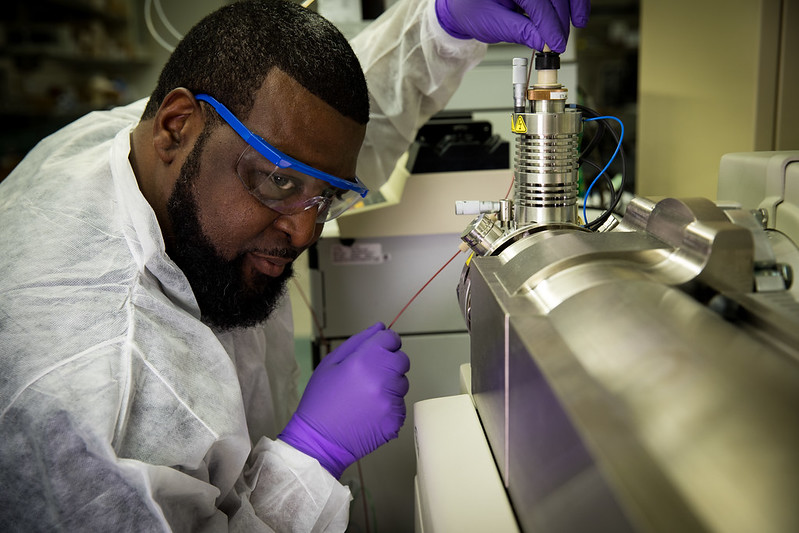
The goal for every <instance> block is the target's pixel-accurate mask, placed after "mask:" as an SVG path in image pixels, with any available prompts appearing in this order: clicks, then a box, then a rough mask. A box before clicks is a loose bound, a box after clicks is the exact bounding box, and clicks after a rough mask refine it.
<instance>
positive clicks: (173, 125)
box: [153, 88, 205, 164]
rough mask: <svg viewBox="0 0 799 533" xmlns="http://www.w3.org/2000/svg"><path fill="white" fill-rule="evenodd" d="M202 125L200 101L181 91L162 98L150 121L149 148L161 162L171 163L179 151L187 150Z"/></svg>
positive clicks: (183, 90)
mask: <svg viewBox="0 0 799 533" xmlns="http://www.w3.org/2000/svg"><path fill="white" fill-rule="evenodd" d="M204 123H205V120H204V116H203V110H202V108H201V107H200V102H199V101H197V100H195V98H194V95H193V94H192V93H191V92H190V91H189V90H188V89H183V88H178V89H173V90H172V91H170V92H169V94H167V95H166V97H165V98H164V101H163V102H161V106H160V107H159V108H158V111H157V112H156V114H155V120H154V121H153V147H154V148H155V151H156V153H157V154H158V157H159V158H160V159H161V160H162V161H163V162H164V163H167V164H169V163H171V162H172V161H173V160H174V159H175V157H176V156H177V155H178V153H179V152H180V150H181V149H182V148H186V147H191V146H192V145H193V143H194V140H195V139H196V138H197V136H199V134H200V133H201V132H202V129H203V125H204Z"/></svg>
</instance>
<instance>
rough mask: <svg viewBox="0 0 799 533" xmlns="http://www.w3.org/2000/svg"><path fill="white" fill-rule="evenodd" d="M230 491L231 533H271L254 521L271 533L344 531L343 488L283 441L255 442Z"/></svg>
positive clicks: (345, 506) (346, 508) (345, 505)
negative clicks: (233, 505) (233, 501)
mask: <svg viewBox="0 0 799 533" xmlns="http://www.w3.org/2000/svg"><path fill="white" fill-rule="evenodd" d="M236 488H237V492H238V493H239V496H240V497H241V505H242V508H241V509H240V510H239V512H238V513H236V515H235V516H234V517H233V519H232V520H231V523H230V526H231V528H230V529H231V531H242V532H243V531H248V532H252V531H258V532H261V531H271V530H269V529H266V528H263V526H262V525H259V524H258V522H259V521H258V520H253V517H254V516H258V518H260V520H263V522H265V523H268V524H272V525H273V526H275V529H276V530H277V531H292V532H322V531H324V532H343V531H345V530H346V528H347V522H348V520H349V504H350V501H351V500H352V496H351V494H350V490H349V488H347V487H345V486H343V485H341V484H340V483H339V482H338V481H337V480H336V479H335V478H334V477H333V476H332V475H330V473H328V472H327V470H325V469H324V468H322V467H321V466H320V465H319V463H318V462H317V461H316V459H312V458H311V457H309V456H307V455H305V454H304V453H302V452H300V451H298V450H296V449H294V448H293V447H291V446H289V445H288V444H286V443H285V442H283V441H280V440H276V441H273V440H270V439H267V438H263V439H261V440H260V441H259V442H258V444H256V446H255V447H254V448H253V450H252V454H251V462H250V465H249V468H248V469H246V470H245V472H244V476H243V477H242V478H241V479H240V480H239V483H238V484H237V487H236Z"/></svg>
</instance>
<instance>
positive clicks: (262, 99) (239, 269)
mask: <svg viewBox="0 0 799 533" xmlns="http://www.w3.org/2000/svg"><path fill="white" fill-rule="evenodd" d="M207 112H208V113H212V111H210V110H209V111H207ZM239 118H240V119H241V120H242V121H243V122H244V123H245V125H246V126H247V127H248V128H249V129H250V130H251V131H253V132H254V133H256V134H258V135H260V136H261V137H263V138H264V139H265V140H267V142H269V143H271V144H273V145H274V146H275V147H277V148H278V149H279V150H281V151H283V152H284V153H286V154H288V155H290V156H292V157H294V158H295V159H298V160H300V161H302V162H304V163H306V164H309V165H312V166H314V167H316V168H318V169H320V170H323V171H325V172H328V173H330V174H333V175H336V176H340V177H345V178H347V177H351V176H354V175H355V165H356V161H357V155H358V150H359V149H360V145H361V142H362V140H363V134H364V131H365V127H364V126H362V125H359V124H357V123H356V122H354V121H353V120H351V119H348V118H346V117H343V116H342V115H340V114H339V113H338V112H336V111H335V110H333V109H332V108H331V107H330V106H328V105H327V104H325V103H324V102H322V101H321V100H320V99H319V98H317V97H315V96H314V95H312V94H311V93H309V92H307V91H306V90H305V89H304V88H302V87H301V86H300V85H299V84H298V83H297V82H296V81H294V80H293V79H292V78H291V77H289V76H288V75H286V74H284V73H283V72H282V71H280V70H277V69H274V70H273V71H272V72H271V73H270V74H269V76H267V79H266V80H265V81H264V85H263V86H262V87H261V89H260V90H259V91H258V93H257V94H256V103H255V105H254V106H253V109H252V111H251V113H250V115H249V117H239ZM246 147H247V144H246V143H245V141H244V140H243V139H241V137H239V136H238V135H237V134H236V133H235V132H234V131H233V130H232V129H231V128H230V127H229V126H228V125H226V124H224V123H221V124H220V125H217V126H215V127H212V128H210V129H206V130H205V131H204V132H203V133H202V134H201V136H200V137H199V138H198V140H197V141H196V143H195V144H194V147H193V148H192V150H191V153H190V154H189V155H188V156H187V158H186V160H185V161H184V163H183V165H182V167H181V169H180V175H179V177H178V180H177V182H176V184H175V187H174V189H173V190H172V193H171V195H170V198H169V202H168V205H167V212H168V215H169V218H170V220H171V223H172V232H173V238H172V239H171V243H172V244H171V245H170V246H169V247H168V249H167V252H168V253H169V255H170V257H172V259H173V260H174V261H175V263H176V264H177V265H178V266H179V267H180V268H181V269H182V270H183V272H184V273H185V274H186V277H187V278H188V280H189V283H190V284H191V286H192V289H193V291H194V293H195V296H196V298H197V301H198V304H199V306H200V311H201V312H202V319H203V321H204V322H206V323H207V324H209V325H211V326H214V327H216V328H219V329H230V328H234V327H247V326H252V325H255V324H257V323H259V322H261V321H263V320H264V319H266V318H267V317H268V316H269V314H270V313H271V312H272V310H273V309H274V308H275V305H276V304H277V302H278V301H279V299H280V297H281V296H282V295H283V293H284V292H285V287H286V283H287V281H288V279H289V278H290V277H291V275H292V261H293V260H294V259H296V258H297V257H298V256H299V254H300V253H302V251H303V250H305V249H306V248H308V247H309V246H310V245H311V244H313V243H314V242H316V240H317V239H318V238H319V235H320V234H321V231H322V224H317V223H316V220H315V219H316V208H312V209H309V210H308V211H304V212H302V213H297V214H293V215H281V214H279V213H277V212H275V211H273V210H271V209H269V208H268V207H266V206H264V205H263V204H262V203H260V202H259V201H258V200H257V199H256V198H255V197H253V196H252V195H250V194H249V192H248V191H247V190H246V189H245V188H244V186H243V185H242V183H241V181H239V179H238V177H237V175H236V161H237V160H238V157H239V155H240V154H241V152H242V151H243V150H244V149H245V148H246ZM319 187H320V190H321V189H322V188H324V187H325V184H324V183H323V182H320V183H319Z"/></svg>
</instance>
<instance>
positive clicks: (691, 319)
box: [459, 199, 799, 532]
mask: <svg viewBox="0 0 799 533" xmlns="http://www.w3.org/2000/svg"><path fill="white" fill-rule="evenodd" d="M755 240H756V239H755V238H753V233H752V229H751V228H747V227H743V226H741V225H738V224H735V223H733V222H731V220H730V217H728V216H727V215H726V214H725V213H724V212H723V211H722V210H721V209H718V208H717V207H716V206H715V205H713V203H712V202H710V201H707V200H699V199H696V200H683V201H680V200H675V199H665V200H662V201H660V202H658V203H654V202H649V201H647V200H644V199H636V200H635V201H634V202H633V203H632V204H631V205H630V206H629V207H628V213H627V215H626V216H625V219H624V221H623V222H622V224H621V226H620V227H619V230H618V231H613V232H608V233H589V232H580V231H563V230H560V231H552V232H550V231H546V230H545V231H540V232H537V233H532V234H530V235H528V236H526V237H524V238H522V239H519V240H517V241H516V242H513V243H512V244H510V245H508V246H506V247H504V249H502V251H501V252H498V253H497V254H496V255H493V256H487V257H475V258H473V259H472V261H471V262H470V264H469V265H468V266H467V267H466V268H465V270H464V273H463V276H462V281H461V286H460V287H459V297H460V298H461V305H462V308H463V309H464V313H465V316H466V317H467V322H468V327H469V330H470V334H471V346H472V348H471V350H472V355H471V366H472V393H473V396H474V401H475V405H476V406H477V409H478V412H479V413H480V418H481V421H482V423H483V426H484V428H485V431H486V434H487V436H488V439H489V442H490V444H491V448H492V451H493V453H494V456H495V459H496V461H497V464H498V466H499V470H500V473H501V475H502V477H503V480H504V481H505V484H506V486H507V488H508V493H509V495H510V498H511V501H512V503H513V506H514V508H515V510H516V512H517V515H518V518H519V522H520V525H521V526H522V529H523V530H524V531H614V532H615V531H655V532H671V531H730V532H732V531H763V532H766V531H774V532H777V531H799V511H797V510H796V506H795V502H794V498H795V495H796V494H799V452H797V450H799V423H798V422H797V421H798V420H799V418H797V413H796V406H797V405H799V303H797V302H796V300H794V299H792V298H791V297H790V295H787V294H786V293H787V291H786V290H785V287H784V285H783V286H782V290H773V291H762V292H756V291H755V286H756V284H755V282H754V278H753V276H754V274H753V272H755V270H756V269H755V268H754V265H755V264H761V263H762V257H759V256H758V254H759V252H758V251H757V249H756V247H755V245H754V243H755ZM773 266H775V267H776V266H778V265H773ZM762 324H768V325H769V326H768V328H769V329H768V330H766V329H764V328H763V327H762Z"/></svg>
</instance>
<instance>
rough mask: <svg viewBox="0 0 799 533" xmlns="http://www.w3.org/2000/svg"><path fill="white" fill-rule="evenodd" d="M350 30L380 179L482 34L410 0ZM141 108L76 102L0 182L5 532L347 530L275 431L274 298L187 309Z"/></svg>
mask: <svg viewBox="0 0 799 533" xmlns="http://www.w3.org/2000/svg"><path fill="white" fill-rule="evenodd" d="M353 47H354V48H355V49H356V52H357V53H358V55H359V57H360V59H361V62H362V66H363V68H364V71H365V73H366V76H367V79H368V83H369V87H370V90H371V94H372V102H371V105H372V113H373V115H372V119H371V121H370V123H369V127H368V132H367V137H366V142H365V145H364V149H363V151H362V160H361V161H360V162H359V167H358V169H359V175H361V176H364V177H366V178H367V184H368V185H370V186H372V187H374V186H379V185H380V183H381V182H382V181H384V180H385V179H386V178H387V176H388V175H389V173H390V171H391V169H392V168H393V165H394V162H395V160H396V159H397V157H398V156H399V155H400V154H401V153H402V152H403V151H404V150H405V149H406V148H407V147H408V144H409V143H410V142H411V141H412V139H413V136H414V134H415V131H416V129H417V128H418V127H419V126H420V125H421V124H423V123H424V122H425V121H426V120H427V118H429V116H431V115H432V114H433V113H434V112H436V111H437V110H439V109H440V108H442V107H443V105H444V104H445V103H446V101H447V100H448V98H449V97H450V96H451V94H452V93H453V92H454V90H455V88H456V87H457V85H458V83H459V82H460V79H461V77H462V75H463V73H465V72H466V70H468V69H469V68H471V67H472V66H474V65H475V64H476V63H477V62H478V61H479V60H480V59H481V57H482V55H483V53H484V48H485V46H484V45H482V44H480V43H477V42H476V41H468V40H458V39H454V38H452V37H450V36H449V35H447V34H446V33H444V32H443V30H442V29H441V28H440V27H439V25H438V23H437V21H436V18H435V14H434V11H433V2H432V0H419V1H416V0H410V1H403V2H400V3H399V4H396V5H395V6H394V7H393V8H392V9H391V10H389V12H387V13H386V14H384V15H383V17H381V19H379V20H378V21H376V22H375V23H374V24H373V25H372V27H370V28H368V29H367V30H366V31H365V32H364V33H363V34H362V35H360V36H358V37H357V38H356V39H354V41H353ZM143 108H144V101H140V102H137V103H134V104H131V105H129V106H125V107H120V108H117V109H115V110H111V111H104V112H94V113H91V114H89V115H87V116H85V117H83V118H81V119H80V120H78V121H76V122H75V123H73V124H71V125H69V126H67V127H65V128H64V129H62V130H61V131H59V132H57V133H55V134H53V135H51V136H50V137H48V138H46V139H44V140H43V141H41V142H40V143H39V145H38V146H37V147H36V148H35V149H34V150H33V151H32V152H31V153H30V154H29V155H28V157H27V158H26V159H25V160H24V161H23V162H22V163H20V164H19V166H18V167H17V169H15V171H14V172H13V173H12V174H11V175H10V176H9V177H8V178H7V179H6V180H5V181H4V182H3V183H2V184H0V245H1V246H2V252H0V530H1V531H4V532H7V531H103V532H107V531H167V530H173V531H228V530H235V531H248V532H257V531H273V530H276V531H326V530H329V531H343V530H344V529H345V527H346V523H347V516H348V508H349V501H350V499H351V496H350V493H349V489H348V488H346V487H344V486H342V485H340V484H339V483H338V482H337V481H336V480H335V479H334V478H333V477H332V476H331V475H330V474H329V473H328V472H327V471H326V470H324V469H323V468H322V467H321V466H320V465H319V463H317V462H316V460H314V459H312V458H310V457H308V456H306V455H304V454H302V453H300V452H299V451H297V450H295V449H294V448H292V447H290V446H289V445H287V444H285V443H283V442H281V441H278V440H271V439H274V438H275V436H276V435H277V433H278V432H279V430H280V429H282V427H283V425H284V424H285V423H286V421H287V420H288V418H289V416H290V415H291V413H292V411H293V409H294V407H295V406H296V403H297V399H298V398H297V392H296V384H297V376H298V367H297V363H296V361H295V359H294V354H293V346H294V345H293V329H292V324H291V311H290V308H289V306H288V302H287V301H286V303H285V305H283V306H282V308H281V309H280V310H279V311H277V312H276V313H275V316H274V317H272V318H270V319H269V321H268V322H267V323H266V324H264V325H262V326H260V327H255V328H250V329H246V330H236V331H233V332H228V333H224V334H217V333H215V332H213V331H212V330H211V329H209V328H208V327H206V326H205V325H204V324H203V323H202V322H200V320H199V316H200V312H199V309H198V307H197V303H196V301H195V298H194V296H193V294H192V291H191V288H190V286H189V284H188V281H187V280H186V278H185V277H184V275H183V273H182V272H181V271H180V270H179V269H178V268H177V266H176V265H175V264H174V263H173V262H172V261H171V260H170V259H169V257H167V255H166V254H165V252H164V242H163V239H162V235H161V231H160V228H159V226H158V223H157V220H156V217H155V214H154V212H153V210H152V209H151V207H150V205H149V204H148V203H147V201H146V200H145V198H144V197H143V196H142V194H141V192H140V191H139V189H138V185H137V182H136V177H135V176H134V174H133V171H132V169H131V166H130V164H129V161H128V155H129V150H130V145H129V133H130V131H131V128H132V127H133V126H135V124H136V123H137V122H138V120H139V117H140V115H141V112H142V111H143ZM370 177H371V178H376V180H375V179H372V180H369V178H370ZM286 300H287V299H286Z"/></svg>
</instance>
